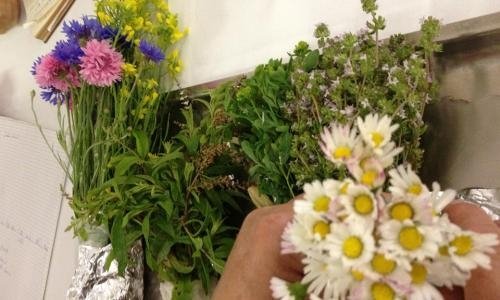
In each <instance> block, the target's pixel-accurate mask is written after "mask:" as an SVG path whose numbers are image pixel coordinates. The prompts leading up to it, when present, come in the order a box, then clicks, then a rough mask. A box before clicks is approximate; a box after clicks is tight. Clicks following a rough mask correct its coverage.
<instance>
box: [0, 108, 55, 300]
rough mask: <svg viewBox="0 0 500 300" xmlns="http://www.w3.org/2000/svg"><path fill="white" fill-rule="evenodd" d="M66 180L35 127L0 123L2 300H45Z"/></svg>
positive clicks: (49, 135) (50, 136) (52, 140)
mask: <svg viewBox="0 0 500 300" xmlns="http://www.w3.org/2000/svg"><path fill="white" fill-rule="evenodd" d="M45 133H46V135H47V138H48V140H49V142H50V143H53V144H54V145H57V140H56V136H55V132H53V131H45ZM64 179H65V176H64V173H63V171H62V170H61V168H60V167H59V165H58V164H57V162H56V160H55V159H54V158H53V157H52V156H51V153H50V150H49V148H48V146H47V145H46V144H45V143H44V141H43V139H42V136H41V135H40V132H39V131H38V129H37V128H36V127H35V126H32V125H29V124H27V123H23V122H19V121H15V120H12V119H9V118H4V117H0V298H1V299H14V300H17V299H43V298H44V293H45V287H46V283H47V277H48V272H49V265H50V260H51V254H52V249H53V244H54V239H55V234H56V230H57V224H58V218H59V214H60V210H61V203H62V202H61V201H62V196H61V192H60V190H61V184H63V183H64Z"/></svg>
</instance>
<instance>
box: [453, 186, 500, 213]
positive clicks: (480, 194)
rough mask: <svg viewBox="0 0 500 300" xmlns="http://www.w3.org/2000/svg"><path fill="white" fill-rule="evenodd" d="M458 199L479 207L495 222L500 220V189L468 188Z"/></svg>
mask: <svg viewBox="0 0 500 300" xmlns="http://www.w3.org/2000/svg"><path fill="white" fill-rule="evenodd" d="M457 197H458V198H459V199H460V200H463V201H466V202H471V203H474V204H477V205H479V206H480V207H481V208H482V209H483V210H484V211H486V213H487V214H488V215H490V216H491V218H492V219H493V220H494V221H497V220H500V188H498V189H486V188H467V189H463V190H461V191H459V192H458V193H457Z"/></svg>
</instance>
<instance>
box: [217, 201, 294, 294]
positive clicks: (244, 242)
mask: <svg viewBox="0 0 500 300" xmlns="http://www.w3.org/2000/svg"><path fill="white" fill-rule="evenodd" d="M292 218H293V201H290V202H289V203H287V204H283V205H277V206H269V207H264V208H259V209H256V210H254V211H252V212H251V213H250V214H249V215H248V216H247V217H246V219H245V221H244V222H243V225H242V226H241V229H240V232H239V234H238V237H237V238H236V241H235V243H234V247H233V249H232V251H231V254H230V255H229V258H228V260H227V263H226V267H225V269H224V273H223V274H222V277H221V279H220V281H219V283H218V284H217V287H216V289H215V291H214V294H213V297H212V299H215V300H224V299H231V300H246V299H248V300H255V299H258V300H261V299H262V300H264V299H272V297H271V289H270V288H269V282H270V280H271V277H273V276H276V277H279V278H282V279H284V280H287V281H289V282H293V281H299V280H301V279H302V277H303V273H302V264H301V262H300V261H301V258H300V256H299V255H298V254H281V235H282V234H283V230H284V229H285V226H286V225H287V223H288V222H290V221H291V220H292Z"/></svg>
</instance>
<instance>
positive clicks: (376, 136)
mask: <svg viewBox="0 0 500 300" xmlns="http://www.w3.org/2000/svg"><path fill="white" fill-rule="evenodd" d="M383 141H384V136H383V135H382V134H380V133H379V132H376V131H375V132H372V142H373V144H374V145H375V147H378V146H380V144H382V142H383Z"/></svg>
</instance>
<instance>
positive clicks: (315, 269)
mask: <svg viewBox="0 0 500 300" xmlns="http://www.w3.org/2000/svg"><path fill="white" fill-rule="evenodd" d="M302 263H303V264H304V278H302V281H301V282H302V283H303V284H307V285H308V288H307V292H308V293H310V294H314V295H323V299H338V295H340V293H341V292H342V291H341V290H340V289H339V288H338V284H337V283H336V280H337V279H339V278H342V277H343V276H344V275H345V273H344V272H345V270H344V269H343V268H342V264H341V262H340V261H339V260H333V259H332V258H331V257H329V256H327V255H318V256H316V257H306V258H304V259H303V260H302Z"/></svg>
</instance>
